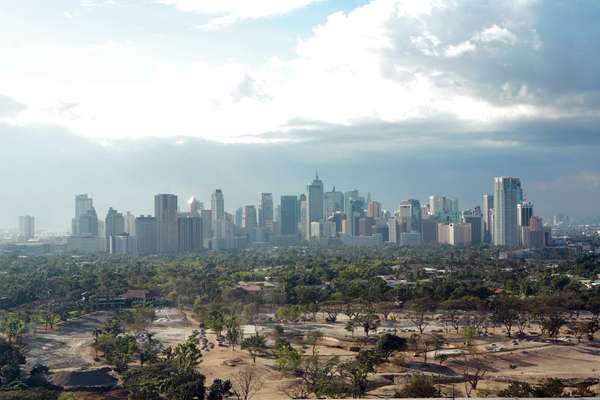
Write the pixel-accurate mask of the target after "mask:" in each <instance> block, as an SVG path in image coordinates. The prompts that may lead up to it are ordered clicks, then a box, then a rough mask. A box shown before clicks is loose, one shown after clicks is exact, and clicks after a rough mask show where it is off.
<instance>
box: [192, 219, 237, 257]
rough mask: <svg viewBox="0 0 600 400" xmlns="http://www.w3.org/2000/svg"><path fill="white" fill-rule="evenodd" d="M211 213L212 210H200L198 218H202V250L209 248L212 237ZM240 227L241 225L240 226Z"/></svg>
mask: <svg viewBox="0 0 600 400" xmlns="http://www.w3.org/2000/svg"><path fill="white" fill-rule="evenodd" d="M212 215H213V211H212V210H201V211H200V217H201V218H202V240H203V241H204V248H205V249H208V248H210V241H211V239H212V238H213V236H214V233H213V216H212ZM240 227H241V224H240Z"/></svg>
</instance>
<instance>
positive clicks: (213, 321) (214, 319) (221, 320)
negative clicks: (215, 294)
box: [206, 310, 225, 337]
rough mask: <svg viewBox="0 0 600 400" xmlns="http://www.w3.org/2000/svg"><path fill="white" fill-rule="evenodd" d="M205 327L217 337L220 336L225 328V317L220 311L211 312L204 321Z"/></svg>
mask: <svg viewBox="0 0 600 400" xmlns="http://www.w3.org/2000/svg"><path fill="white" fill-rule="evenodd" d="M206 326H207V327H208V328H210V329H212V330H213V331H214V332H215V335H217V337H220V336H221V332H222V331H223V328H224V326H225V316H224V315H223V312H221V311H220V310H212V311H211V312H209V314H208V318H207V319H206Z"/></svg>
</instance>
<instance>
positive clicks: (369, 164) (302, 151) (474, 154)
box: [0, 118, 600, 229]
mask: <svg viewBox="0 0 600 400" xmlns="http://www.w3.org/2000/svg"><path fill="white" fill-rule="evenodd" d="M296 122H297V123H298V125H300V121H296ZM303 123H304V124H307V123H308V122H307V121H304V122H303ZM530 123H531V122H530ZM312 127H313V130H312V131H310V132H302V133H301V132H299V131H298V132H293V133H292V134H293V135H295V136H294V138H297V137H302V140H299V141H298V142H296V143H272V144H223V143H217V142H210V141H205V140H201V139H194V138H179V139H175V138H169V139H143V140H131V141H120V140H115V141H111V142H110V143H108V144H105V145H104V146H102V145H99V144H97V143H95V142H92V141H89V140H86V139H83V138H81V137H79V136H75V135H72V134H70V133H69V132H66V131H65V130H64V129H61V128H59V127H49V126H27V127H15V126H10V125H0V143H2V146H0V160H2V163H3V166H4V168H2V169H0V182H1V186H0V187H1V188H2V204H3V206H2V209H1V210H0V226H5V227H8V226H16V223H17V216H18V215H20V214H24V213H30V214H34V215H36V217H37V218H38V223H39V225H40V227H54V228H63V229H66V228H67V227H68V226H69V220H70V218H71V214H72V213H73V196H74V195H75V194H77V193H82V192H83V193H91V194H93V196H94V199H95V202H96V205H97V208H98V211H99V214H100V215H101V216H102V217H103V216H104V214H105V213H106V210H107V208H108V207H109V206H113V207H116V208H117V209H119V210H123V211H126V210H131V211H132V212H134V213H136V214H141V213H151V212H152V204H153V197H152V196H153V195H154V194H156V193H159V192H171V193H176V194H178V195H179V196H180V199H181V201H182V202H183V201H184V200H185V199H186V198H188V197H189V196H191V195H196V196H197V197H199V198H200V199H201V200H204V201H205V202H208V200H209V194H210V192H211V191H212V190H214V189H215V188H222V189H223V191H224V193H225V198H226V208H227V209H228V210H230V211H233V210H234V209H235V208H237V207H239V206H242V205H244V204H256V202H257V193H258V192H261V191H271V192H273V193H274V195H275V196H276V198H277V197H278V196H279V195H281V194H297V193H300V192H302V191H303V190H304V189H305V185H306V184H307V183H308V182H309V181H310V180H311V179H312V176H313V174H314V171H315V170H316V169H318V170H319V175H320V176H321V177H322V178H323V180H324V182H325V185H326V187H327V188H328V189H329V188H331V186H332V185H336V187H337V188H338V189H339V190H349V189H353V188H358V189H360V190H361V191H363V192H365V193H366V192H367V191H371V192H372V193H373V196H374V198H376V199H379V200H381V201H382V202H383V204H384V206H385V207H388V208H394V207H396V206H397V204H398V203H399V201H400V200H402V199H405V198H409V197H416V198H419V199H422V200H426V198H427V196H428V195H430V194H432V193H442V194H447V195H451V196H456V197H458V198H459V199H460V201H461V206H464V207H470V206H474V205H477V204H480V202H481V200H480V198H481V194H482V193H483V192H488V191H491V190H492V177H493V176H497V175H514V176H519V177H521V178H522V180H523V183H524V187H525V191H526V193H527V195H528V197H529V198H530V199H531V200H532V201H534V203H535V206H536V210H537V211H538V212H539V213H540V214H542V215H551V214H552V213H556V212H559V211H561V212H566V213H570V214H573V215H576V216H586V215H597V214H599V213H600V210H598V206H597V205H598V203H599V201H600V186H598V185H596V186H594V185H591V184H590V182H596V181H595V180H594V177H596V176H598V177H600V161H599V160H598V156H597V154H598V143H597V140H596V139H595V138H592V139H593V140H594V141H593V142H592V143H590V144H588V145H586V144H585V143H586V142H585V140H584V139H583V138H585V137H586V135H585V134H583V135H582V136H581V137H582V139H580V141H581V144H580V145H578V146H572V145H561V141H562V136H561V135H560V132H559V131H558V128H556V129H557V132H556V133H555V134H550V135H549V136H547V137H546V139H541V138H542V137H544V136H543V135H544V134H545V133H546V131H547V129H546V128H545V127H544V126H543V124H542V125H540V126H539V127H537V128H536V129H535V130H534V129H533V128H531V129H530V130H528V129H524V128H523V129H522V131H520V130H521V128H522V127H521V126H519V127H513V126H511V127H510V129H508V128H506V129H505V130H504V131H495V132H487V133H482V132H477V133H474V134H473V133H471V132H467V131H465V130H462V131H461V126H460V124H459V123H458V122H457V121H453V120H450V119H443V118H442V119H440V120H439V121H437V123H434V124H431V125H429V126H428V125H426V124H424V123H416V122H413V124H412V125H411V124H408V123H407V124H405V125H404V126H402V125H394V124H375V123H372V124H364V125H363V126H362V127H352V128H344V127H337V126H333V125H328V126H327V125H323V126H320V127H317V126H316V124H314V123H312ZM445 127H446V128H447V130H446V132H447V134H446V136H444V128H445ZM564 127H565V129H571V128H572V126H571V127H570V126H569V125H564ZM409 128H410V129H409ZM512 129H519V131H513V130H512ZM528 131H529V132H533V133H529V134H522V133H521V132H528ZM274 135H275V133H274ZM277 135H281V133H277ZM302 135H305V136H302ZM402 135H404V139H403V140H397V141H393V140H389V138H390V137H391V138H394V137H400V136H402ZM485 135H488V137H489V139H490V140H492V141H493V140H497V141H498V142H500V143H501V144H502V145H498V146H494V145H488V146H482V145H481V143H480V139H481V137H486V136H485ZM423 136H426V137H427V139H426V140H422V138H423ZM469 137H472V140H471V141H470V140H469ZM513 138H518V140H520V141H519V142H518V143H517V144H513V145H507V143H508V142H509V141H510V140H512V139H513ZM524 138H526V140H524ZM515 140H517V139H515ZM178 143H179V144H178ZM598 181H600V178H599V179H598ZM564 182H568V183H569V184H568V185H566V184H564ZM567 188H568V190H567Z"/></svg>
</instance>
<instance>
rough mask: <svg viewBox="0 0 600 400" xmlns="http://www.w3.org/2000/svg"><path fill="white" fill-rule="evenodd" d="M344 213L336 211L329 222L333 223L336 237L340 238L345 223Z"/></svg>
mask: <svg viewBox="0 0 600 400" xmlns="http://www.w3.org/2000/svg"><path fill="white" fill-rule="evenodd" d="M344 218H345V217H344V213H343V212H341V211H336V212H334V213H333V215H331V216H330V217H329V218H328V219H327V220H328V221H329V222H332V223H333V225H334V227H333V229H334V230H335V235H336V236H339V235H340V233H342V226H343V221H344Z"/></svg>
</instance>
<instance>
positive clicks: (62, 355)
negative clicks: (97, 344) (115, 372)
mask: <svg viewBox="0 0 600 400" xmlns="http://www.w3.org/2000/svg"><path fill="white" fill-rule="evenodd" d="M111 315H112V314H111V313H108V312H96V313H93V314H88V315H86V316H84V317H82V318H79V319H76V320H71V321H69V322H67V323H66V324H65V325H64V326H61V327H60V328H57V329H56V330H48V331H46V330H45V329H44V328H43V327H38V328H37V329H36V331H35V332H33V333H31V334H28V335H26V336H25V338H24V341H25V349H26V353H25V356H26V358H27V365H26V368H27V369H29V368H31V367H32V366H34V365H36V364H42V365H46V366H48V367H49V368H50V369H51V370H54V371H57V370H71V369H78V368H90V367H102V366H105V364H103V363H101V362H96V361H94V351H93V350H92V348H91V347H90V346H91V344H92V341H93V338H94V336H93V332H94V328H97V327H99V326H101V325H102V324H103V323H104V321H106V320H107V319H108V318H109V317H110V316H111Z"/></svg>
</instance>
